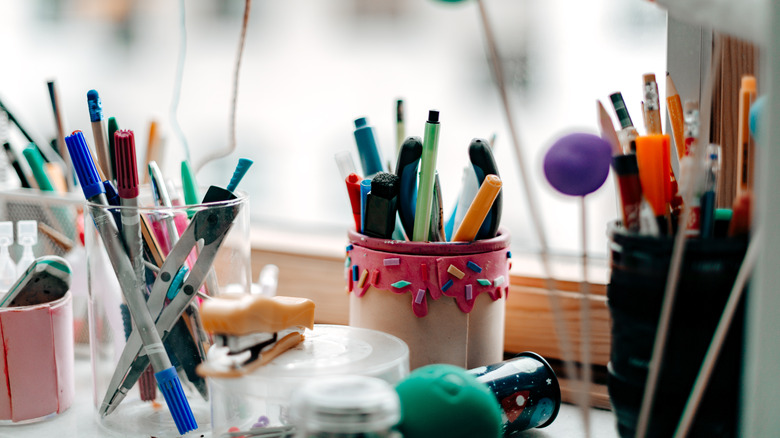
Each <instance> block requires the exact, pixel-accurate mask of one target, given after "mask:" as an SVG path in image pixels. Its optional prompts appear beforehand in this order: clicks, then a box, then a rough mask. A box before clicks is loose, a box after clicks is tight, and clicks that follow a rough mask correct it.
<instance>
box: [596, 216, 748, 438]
mask: <svg viewBox="0 0 780 438" xmlns="http://www.w3.org/2000/svg"><path fill="white" fill-rule="evenodd" d="M609 237H610V252H611V267H612V272H611V277H610V283H609V285H608V286H607V300H608V301H607V303H608V305H609V311H610V315H611V317H612V349H611V352H610V362H609V365H608V371H609V376H608V377H609V380H608V389H609V394H610V401H611V403H612V406H613V408H614V411H615V413H616V416H617V423H618V431H619V433H620V435H621V436H624V437H633V436H634V435H635V432H636V431H635V427H636V423H637V421H638V417H639V409H640V407H641V403H642V395H643V392H644V385H645V381H646V379H647V370H648V364H649V361H650V358H651V354H652V350H653V342H654V339H655V333H656V330H657V326H658V318H659V317H660V313H661V306H662V301H663V295H664V287H665V284H666V277H667V274H668V269H669V261H670V259H671V254H672V247H673V244H674V242H673V239H672V238H653V237H647V236H638V235H632V234H627V233H626V232H625V231H624V230H623V229H622V228H618V227H616V226H612V227H611V228H610V230H609ZM746 249H747V240H746V239H736V238H730V239H725V238H712V239H689V240H688V242H687V243H686V248H685V254H684V256H683V261H684V262H683V266H682V271H681V273H682V274H681V278H680V283H679V285H678V290H677V297H676V300H675V303H674V310H673V311H672V317H671V323H670V326H669V333H668V338H667V345H666V351H665V354H664V360H663V362H662V364H661V372H660V375H659V380H658V388H657V390H656V396H655V404H654V406H653V410H652V414H651V421H650V427H649V430H648V435H647V436H649V437H666V436H671V435H672V434H673V433H674V429H675V428H676V427H677V424H678V422H679V420H680V417H681V415H682V411H683V408H684V405H685V403H686V401H687V400H688V397H689V395H690V391H691V389H692V388H693V383H694V381H695V379H696V376H697V374H698V372H699V369H700V368H701V364H702V361H703V359H704V355H705V354H706V351H707V348H708V347H709V344H710V341H711V340H712V336H713V334H714V332H715V327H716V326H717V324H718V321H719V319H720V317H721V314H722V313H723V308H724V306H725V303H726V301H727V300H728V297H729V293H730V292H731V288H732V286H733V284H734V280H735V278H736V276H737V272H738V270H739V267H740V264H741V263H742V259H743V258H744V255H745V251H746ZM743 318H744V305H743V304H740V307H739V309H738V310H737V313H736V315H735V319H734V321H733V322H732V324H731V329H730V331H729V334H728V336H727V338H726V343H725V344H724V346H723V350H722V351H721V353H720V356H719V358H718V362H717V365H716V367H715V369H714V372H713V375H712V378H711V380H710V384H709V387H708V389H707V391H706V392H705V394H704V399H703V401H702V404H701V406H700V408H699V411H698V414H697V415H696V419H695V421H694V425H693V428H692V429H691V433H690V435H689V436H702V437H726V436H735V435H736V434H737V418H738V417H737V416H738V411H739V399H740V391H739V386H740V376H741V372H740V371H741V356H742V351H743V349H742V333H743Z"/></svg>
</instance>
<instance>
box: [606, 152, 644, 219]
mask: <svg viewBox="0 0 780 438" xmlns="http://www.w3.org/2000/svg"><path fill="white" fill-rule="evenodd" d="M612 169H613V170H614V171H615V174H616V175H617V185H618V189H619V190H620V206H621V213H622V215H623V227H624V228H625V229H626V230H627V231H629V232H632V233H638V232H639V229H640V221H639V208H640V206H641V205H642V185H641V183H640V182H639V166H638V165H637V162H636V155H634V154H625V155H615V156H613V157H612Z"/></svg>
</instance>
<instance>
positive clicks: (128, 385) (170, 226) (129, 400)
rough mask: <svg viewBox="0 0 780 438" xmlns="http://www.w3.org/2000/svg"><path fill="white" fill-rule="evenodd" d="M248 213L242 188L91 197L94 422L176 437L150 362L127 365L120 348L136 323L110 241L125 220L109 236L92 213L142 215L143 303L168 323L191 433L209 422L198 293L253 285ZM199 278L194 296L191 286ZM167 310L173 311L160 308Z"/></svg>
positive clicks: (168, 343)
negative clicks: (165, 199)
mask: <svg viewBox="0 0 780 438" xmlns="http://www.w3.org/2000/svg"><path fill="white" fill-rule="evenodd" d="M142 193H143V194H145V195H147V196H145V197H144V196H142V197H141V198H140V199H139V204H140V205H151V204H152V202H150V200H149V199H148V198H149V196H148V191H146V192H142ZM249 213H250V211H249V198H248V197H247V196H246V195H244V194H240V193H239V194H237V197H236V198H235V199H228V200H225V201H219V202H211V203H205V204H200V205H191V206H175V207H170V208H166V207H106V206H103V205H97V204H93V203H89V202H88V203H87V206H86V208H85V220H84V223H85V232H84V233H85V243H86V247H87V266H88V274H89V275H88V277H89V278H88V282H89V298H90V305H89V312H90V313H89V329H90V347H91V358H92V367H93V376H94V377H93V384H94V385H93V386H94V387H93V391H94V393H93V396H94V405H95V411H96V416H97V421H98V422H99V424H100V425H101V426H102V427H103V428H104V429H105V430H106V431H108V432H112V433H115V434H117V435H121V436H126V437H135V436H138V437H149V436H155V437H167V436H180V434H179V433H178V430H177V428H176V425H175V423H174V420H173V417H172V415H171V412H170V411H169V408H168V405H167V403H166V401H165V400H164V399H163V396H162V394H160V390H159V389H158V388H157V385H156V383H155V378H154V376H153V372H152V371H150V370H151V367H150V366H145V367H140V366H136V367H131V365H132V363H133V360H134V359H135V357H134V356H133V352H132V351H128V352H124V350H125V347H126V345H129V344H128V336H131V334H132V332H133V331H134V330H135V329H136V322H135V320H134V319H133V318H132V317H131V316H130V315H131V311H130V310H131V309H129V308H128V301H126V300H125V295H124V294H123V289H122V288H121V287H120V284H119V280H117V278H118V276H117V274H116V271H115V269H114V265H113V263H112V261H111V259H110V257H109V252H108V251H107V248H109V247H110V246H112V245H117V243H116V241H117V240H119V241H120V244H121V241H122V239H123V232H124V231H125V230H128V229H129V228H128V227H127V226H125V225H122V229H123V230H122V231H120V232H119V233H118V235H117V236H115V237H113V238H112V237H110V236H107V234H109V233H105V232H104V233H103V234H100V233H99V232H98V227H96V225H95V221H94V220H93V219H92V218H93V217H96V218H113V221H114V222H115V223H120V224H121V223H122V222H123V220H124V222H125V223H126V224H129V225H130V226H132V223H133V218H136V220H138V218H140V225H141V228H142V235H143V241H144V248H143V253H144V254H143V263H144V266H143V267H142V268H141V269H143V275H144V277H145V278H144V280H145V282H146V294H147V298H146V299H147V308H148V309H149V310H148V311H149V312H150V313H152V319H153V320H157V322H156V324H157V329H158V332H160V330H161V329H165V330H166V331H165V335H164V336H161V338H162V340H163V343H164V346H165V352H166V353H167V356H168V357H169V359H170V361H171V364H172V365H173V366H174V367H175V369H176V372H177V375H178V377H179V380H180V381H181V383H182V388H183V391H184V395H185V396H186V399H187V401H188V403H189V405H190V408H191V409H192V412H193V414H194V417H195V421H196V423H197V425H198V428H197V429H196V430H195V431H193V432H191V433H190V434H188V435H187V436H190V435H191V436H201V435H202V434H203V433H204V431H210V429H211V419H210V404H209V400H210V396H209V389H208V385H207V384H206V380H205V378H202V377H200V376H198V375H197V373H196V371H195V368H196V367H197V365H198V363H200V362H201V361H202V360H203V359H202V358H204V357H205V351H206V350H207V349H208V347H209V345H210V338H209V336H208V335H207V334H206V333H205V331H204V330H203V328H202V324H201V322H200V318H199V312H198V306H197V304H198V301H199V300H201V299H203V298H202V297H201V296H197V295H199V294H203V295H209V296H219V295H221V294H223V293H225V292H226V291H228V290H230V292H231V293H235V292H245V293H248V292H249V290H250V287H251V262H250V256H251V247H250V239H249V217H250V215H249ZM123 215H124V219H123ZM101 220H102V219H101ZM101 228H103V226H102V225H101ZM127 234H128V237H126V238H125V239H127V240H132V236H133V235H134V233H133V232H127ZM111 242H113V243H111ZM109 249H110V248H109ZM131 252H134V251H131ZM114 253H116V251H114ZM121 254H122V256H125V255H126V254H127V252H126V251H125V247H122V248H121ZM128 257H129V256H128ZM114 258H116V256H114ZM209 262H211V263H209ZM163 263H168V265H165V264H163ZM125 266H127V264H125ZM161 267H162V268H163V269H162V271H160V268H161ZM158 272H159V274H158ZM131 274H134V273H133V272H131ZM130 277H131V281H130V282H131V285H130V287H128V288H129V289H130V291H131V292H135V291H138V292H139V293H140V290H138V289H135V290H133V289H134V288H133V287H132V279H135V278H137V276H136V275H131V276H130ZM125 281H127V280H125ZM201 283H202V286H200V287H199V288H198V289H197V294H196V293H195V292H196V290H195V287H193V284H196V285H197V284H201ZM155 285H156V287H155ZM128 288H125V289H128ZM180 296H181V297H180ZM163 303H164V304H163ZM163 305H164V307H163V310H160V307H162V306H163ZM155 309H156V310H155ZM168 309H171V310H169V311H168V312H166V310H168ZM171 314H172V315H173V316H170V315H171ZM158 315H160V316H159V319H157V316H158ZM166 315H169V316H167V317H166ZM179 315H180V316H179ZM135 337H136V338H137V335H136V336H135ZM139 348H140V346H139ZM132 349H133V348H128V350H132ZM135 350H136V352H138V349H137V348H135ZM123 352H124V356H123ZM139 357H140V356H139ZM128 358H129V359H128ZM146 363H148V360H147V361H146ZM139 368H143V369H139ZM115 374H116V376H115ZM122 375H126V376H127V377H126V378H125V380H124V382H122V379H121V378H117V377H121V376H122ZM112 378H114V380H112ZM118 382H119V383H118ZM120 383H121V384H120ZM118 388H124V389H118ZM124 391H126V394H125V395H124V396H123V397H122V392H124ZM112 400H114V401H112ZM116 400H118V402H117V401H116Z"/></svg>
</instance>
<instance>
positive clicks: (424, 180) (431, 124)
mask: <svg viewBox="0 0 780 438" xmlns="http://www.w3.org/2000/svg"><path fill="white" fill-rule="evenodd" d="M438 146H439V112H438V111H436V110H431V111H429V112H428V121H427V122H425V135H424V137H423V150H422V157H421V158H420V183H419V184H418V187H417V207H416V208H415V216H414V231H413V237H412V240H414V241H416V242H426V241H428V230H429V226H430V221H431V209H432V208H433V185H434V183H435V178H436V154H437V150H438Z"/></svg>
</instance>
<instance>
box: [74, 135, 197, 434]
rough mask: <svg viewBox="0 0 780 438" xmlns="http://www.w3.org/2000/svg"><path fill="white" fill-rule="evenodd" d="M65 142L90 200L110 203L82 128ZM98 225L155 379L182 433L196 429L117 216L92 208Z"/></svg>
mask: <svg viewBox="0 0 780 438" xmlns="http://www.w3.org/2000/svg"><path fill="white" fill-rule="evenodd" d="M65 143H66V144H67V146H68V151H69V153H70V156H71V160H72V162H73V166H74V168H75V170H76V174H77V175H78V178H79V182H80V183H81V188H82V190H83V192H84V196H85V197H86V198H87V200H88V201H90V202H92V203H95V204H97V205H101V206H105V205H107V203H108V202H107V201H106V196H105V189H104V188H103V182H102V181H101V179H100V178H99V176H98V173H97V170H96V168H95V165H94V163H93V162H92V159H91V157H90V154H89V148H88V147H87V142H86V140H85V139H84V135H83V134H82V133H81V131H75V132H74V133H73V134H72V135H70V136H69V137H65ZM90 211H91V214H92V217H93V221H94V223H95V228H97V230H98V234H99V235H100V237H101V239H102V240H103V243H104V245H105V248H106V252H107V253H108V257H109V260H110V261H111V265H112V266H113V268H114V272H115V273H116V276H117V279H118V280H119V285H120V287H121V289H122V293H123V295H124V297H125V301H126V302H127V307H128V308H129V309H130V315H131V316H132V318H133V322H134V323H135V327H136V329H137V331H138V334H139V335H140V338H141V341H142V342H143V345H144V348H145V352H146V355H147V356H148V358H149V361H150V363H151V364H152V368H154V371H155V379H156V380H157V384H158V386H159V387H160V391H161V392H162V393H163V395H164V396H165V401H166V403H167V405H168V409H169V411H170V412H171V415H172V416H173V419H174V421H175V422H176V427H177V429H178V430H179V433H181V434H184V433H186V432H187V431H190V430H195V429H196V428H197V424H196V423H195V418H194V417H193V415H192V410H191V409H190V406H189V403H188V402H187V398H186V397H185V396H184V391H183V390H182V387H181V382H180V381H179V377H178V375H177V374H176V369H175V368H173V366H171V361H170V359H169V358H168V355H167V354H166V352H165V347H164V346H163V343H162V340H161V339H160V335H159V333H158V332H157V329H156V327H155V324H154V321H153V320H152V317H151V315H150V313H149V309H148V308H147V307H146V300H145V299H144V295H145V293H146V284H145V282H144V281H138V279H137V278H136V275H135V272H134V269H133V265H132V264H131V263H130V259H129V258H128V257H127V254H125V252H124V250H123V248H122V242H121V241H120V239H119V232H118V230H117V227H116V224H115V223H114V219H113V218H112V217H111V215H110V214H108V213H107V212H106V211H105V209H103V208H93V209H91V210H90Z"/></svg>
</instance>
